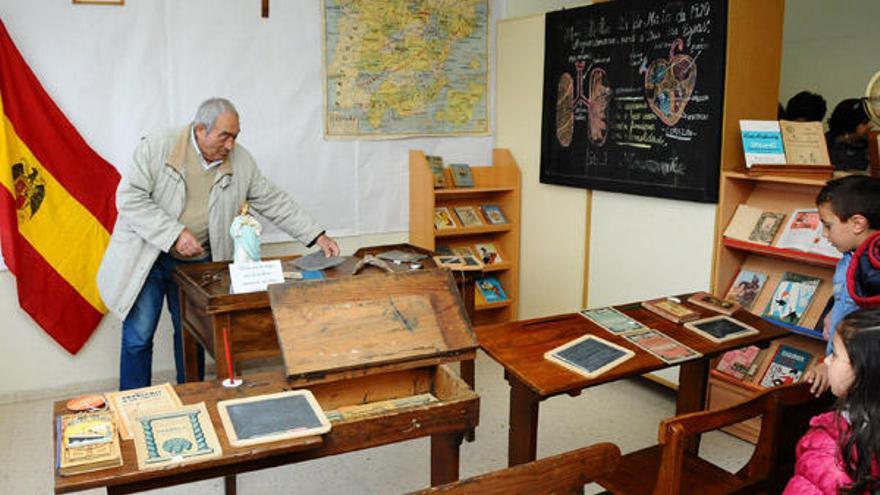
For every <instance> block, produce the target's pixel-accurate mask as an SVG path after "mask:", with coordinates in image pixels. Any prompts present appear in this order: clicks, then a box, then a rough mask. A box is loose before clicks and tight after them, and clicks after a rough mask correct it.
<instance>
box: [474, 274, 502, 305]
mask: <svg viewBox="0 0 880 495" xmlns="http://www.w3.org/2000/svg"><path fill="white" fill-rule="evenodd" d="M476 285H477V290H479V291H480V294H482V296H483V299H485V300H486V302H487V303H493V302H501V301H506V300H507V294H505V293H504V289H503V288H502V287H501V282H499V281H498V279H497V278H495V277H480V278H478V279H477V280H476Z"/></svg>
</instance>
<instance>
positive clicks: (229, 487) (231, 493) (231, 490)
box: [223, 474, 236, 495]
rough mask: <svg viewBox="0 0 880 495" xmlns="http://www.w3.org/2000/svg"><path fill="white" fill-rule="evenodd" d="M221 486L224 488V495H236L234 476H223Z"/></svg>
mask: <svg viewBox="0 0 880 495" xmlns="http://www.w3.org/2000/svg"><path fill="white" fill-rule="evenodd" d="M223 484H224V485H225V488H226V495H235V494H236V486H235V475H234V474H233V475H231V476H225V477H224V478H223Z"/></svg>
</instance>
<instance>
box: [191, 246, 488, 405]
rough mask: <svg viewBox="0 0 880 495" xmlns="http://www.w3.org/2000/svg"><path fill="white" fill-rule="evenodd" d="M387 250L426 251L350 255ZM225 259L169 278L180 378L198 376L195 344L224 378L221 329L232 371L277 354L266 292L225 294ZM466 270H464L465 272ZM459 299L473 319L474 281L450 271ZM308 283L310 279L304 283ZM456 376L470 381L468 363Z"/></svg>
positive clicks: (342, 268) (334, 273)
mask: <svg viewBox="0 0 880 495" xmlns="http://www.w3.org/2000/svg"><path fill="white" fill-rule="evenodd" d="M390 249H404V250H408V251H417V252H425V253H427V252H426V251H424V250H422V249H420V248H417V247H414V246H409V245H392V246H375V247H369V248H362V249H360V250H358V251H357V252H355V256H357V257H359V258H362V257H364V256H366V255H367V254H376V253H381V252H383V251H388V250H390ZM294 259H296V256H288V257H282V258H281V262H282V266H283V267H284V270H296V268H295V267H293V266H292V265H290V262H292V261H293V260H294ZM356 262H357V260H355V259H349V260H348V261H346V262H345V263H343V264H341V265H339V266H337V267H334V268H330V269H327V270H324V276H325V277H327V278H337V277H348V276H351V270H352V268H354V265H355V263H356ZM419 263H420V264H421V265H422V267H423V268H422V269H423V270H425V269H436V265H435V264H434V261H433V260H432V259H430V257H429V258H425V259H423V260H421V261H420V262H419ZM389 264H390V265H391V266H392V268H394V269H395V270H397V271H404V270H409V269H410V268H409V265H407V264H402V265H394V264H393V263H389ZM228 265H229V263H228V262H219V263H202V264H191V265H181V266H179V267H178V268H177V271H176V272H175V273H174V280H175V281H176V282H177V284H178V285H179V286H180V320H181V326H182V331H183V347H184V360H185V363H186V381H194V380H197V379H198V367H197V366H198V365H197V361H196V351H197V349H198V347H197V345H196V344H201V345H202V347H204V348H205V351H206V352H207V353H208V354H209V355H210V356H211V357H212V358H213V359H214V362H215V363H216V366H217V379H218V380H222V379H224V378H228V375H229V372H228V371H227V370H228V369H229V368H228V365H227V363H226V352H225V348H224V344H223V329H228V333H229V347H230V355H231V360H232V364H233V366H234V368H235V372H236V374H239V373H240V372H241V370H240V363H241V362H242V361H247V360H253V359H266V358H274V357H278V356H280V355H281V351H280V349H279V347H278V336H277V335H276V333H275V322H274V320H273V319H272V310H271V308H270V307H269V295H268V293H267V292H266V291H260V292H251V293H248V294H231V293H230V280H229V270H228V269H227V267H228ZM361 273H382V270H380V269H379V268H376V267H373V266H367V267H365V268H364V269H363V270H362V271H361ZM468 273H470V272H468ZM455 275H456V280H457V281H458V282H459V284H458V286H459V291H461V292H462V294H461V295H462V302H463V303H464V305H465V309H466V311H467V313H468V316H469V317H470V319H471V321H473V315H474V284H473V275H469V274H462V272H456V273H455ZM304 283H310V282H304ZM461 370H462V373H461V374H462V377H463V378H464V379H465V381H466V382H467V383H468V384H470V385H471V387H472V388H473V385H474V366H473V361H467V362H465V361H462V363H461Z"/></svg>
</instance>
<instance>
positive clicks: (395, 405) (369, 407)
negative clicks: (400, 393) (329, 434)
mask: <svg viewBox="0 0 880 495" xmlns="http://www.w3.org/2000/svg"><path fill="white" fill-rule="evenodd" d="M435 402H439V399H437V398H436V397H434V396H433V395H431V394H417V395H409V396H406V397H399V398H396V399H388V400H380V401H376V402H368V403H366V404H358V405H354V406H343V407H340V408H339V409H333V410H331V411H327V412H326V414H327V419H329V420H330V421H352V420H355V419H363V418H369V417H373V416H378V415H382V414H388V413H395V412H398V411H402V410H405V409H410V408H413V407H420V406H425V405H428V404H433V403H435Z"/></svg>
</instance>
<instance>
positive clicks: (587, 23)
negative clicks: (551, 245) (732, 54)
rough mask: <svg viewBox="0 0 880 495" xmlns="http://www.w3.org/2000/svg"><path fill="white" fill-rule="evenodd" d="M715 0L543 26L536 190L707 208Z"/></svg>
mask: <svg viewBox="0 0 880 495" xmlns="http://www.w3.org/2000/svg"><path fill="white" fill-rule="evenodd" d="M726 13H727V4H726V0H702V1H690V0H687V1H685V0H682V1H652V0H617V1H615V2H608V3H601V4H596V5H590V6H587V7H581V8H577V9H570V10H563V11H559V12H552V13H549V14H547V17H546V26H545V30H546V31H545V38H546V39H545V56H544V99H543V102H544V109H543V123H542V136H541V182H543V183H546V184H561V185H567V186H575V187H583V188H588V189H601V190H606V191H616V192H624V193H630V194H641V195H646V196H657V197H664V198H675V199H684V200H690V201H699V202H706V203H713V202H716V201H717V200H718V174H719V169H720V164H719V159H720V152H721V122H722V108H723V102H724V98H723V86H724V56H725V39H726V18H727V16H726Z"/></svg>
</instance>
